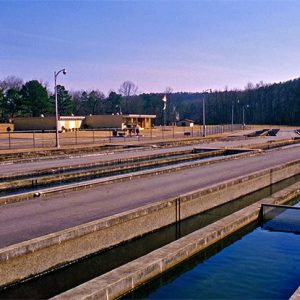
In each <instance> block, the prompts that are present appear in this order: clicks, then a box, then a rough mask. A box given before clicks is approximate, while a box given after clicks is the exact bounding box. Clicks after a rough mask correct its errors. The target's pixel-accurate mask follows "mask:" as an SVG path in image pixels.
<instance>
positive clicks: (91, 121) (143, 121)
mask: <svg viewBox="0 0 300 300" xmlns="http://www.w3.org/2000/svg"><path fill="white" fill-rule="evenodd" d="M155 117H156V116H155V115H133V114H129V115H95V116H86V117H82V116H61V117H59V120H58V130H59V131H71V130H79V129H105V128H116V129H126V128H132V127H137V126H138V127H140V128H141V129H149V128H151V126H152V120H153V119H155ZM13 123H14V130H16V131H25V130H55V129H56V124H55V117H30V118H28V117H26V118H25V117H24V118H14V119H13Z"/></svg>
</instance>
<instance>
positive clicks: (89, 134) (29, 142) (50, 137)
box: [0, 124, 249, 150]
mask: <svg viewBox="0 0 300 300" xmlns="http://www.w3.org/2000/svg"><path fill="white" fill-rule="evenodd" d="M242 129H246V128H245V126H243V125H242V124H234V125H233V126H232V125H231V124H229V125H227V124H226V125H207V126H206V127H205V130H203V126H194V127H177V126H160V127H156V128H152V129H148V130H140V131H139V132H138V133H136V132H134V131H132V132H124V131H121V130H116V129H107V130H79V131H70V132H61V133H59V143H60V145H61V146H72V145H92V144H101V143H112V142H130V141H138V142H140V141H147V140H161V139H162V140H166V139H182V138H195V137H203V136H204V135H205V136H209V135H215V134H222V133H225V132H230V131H236V130H242ZM247 129H249V126H247ZM55 143H56V136H55V131H45V130H44V131H8V132H0V150H5V149H25V148H51V147H55Z"/></svg>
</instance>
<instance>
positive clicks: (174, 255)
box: [52, 183, 300, 300]
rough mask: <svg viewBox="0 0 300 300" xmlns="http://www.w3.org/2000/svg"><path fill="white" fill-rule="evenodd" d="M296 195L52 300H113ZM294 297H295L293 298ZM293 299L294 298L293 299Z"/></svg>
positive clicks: (290, 192) (287, 193) (298, 190)
mask: <svg viewBox="0 0 300 300" xmlns="http://www.w3.org/2000/svg"><path fill="white" fill-rule="evenodd" d="M299 194H300V183H297V184H295V185H293V186H291V187H289V188H286V189H284V190H282V191H280V192H278V193H275V194H274V195H272V196H271V197H268V198H265V199H263V200H260V201H258V202H257V203H255V204H252V205H250V206H248V207H246V208H244V209H242V210H240V211H238V212H235V213H233V214H232V215H230V216H227V217H225V218H223V219H221V220H219V221H217V222H215V223H213V224H210V225H208V226H206V227H204V228H202V229H199V230H197V231H195V232H193V233H191V234H189V235H187V236H185V237H183V238H181V239H179V240H177V241H174V242H172V243H170V244H168V245H166V246H164V247H162V248H160V249H158V250H155V251H153V252H151V253H149V254H147V255H145V256H143V257H140V258H138V259H136V260H134V261H132V262H130V263H127V264H125V265H123V266H121V267H119V268H117V269H115V270H112V271H111V272H108V273H106V274H104V275H102V276H99V277H96V278H94V279H92V280H90V281H88V282H86V283H84V284H81V285H79V286H78V287H75V288H73V289H71V290H69V291H66V292H64V293H62V294H60V295H57V296H56V297H54V298H52V299H55V300H62V299H77V300H79V299H105V300H108V299H115V298H117V297H120V296H121V295H123V294H124V293H127V292H129V291H131V290H132V289H134V288H136V287H138V286H139V285H141V284H143V283H145V282H147V281H148V280H150V279H151V278H153V277H155V276H157V275H159V274H161V273H163V272H165V271H167V270H168V269H170V268H172V267H173V266H175V265H177V264H178V263H180V262H182V261H184V260H185V259H188V258H189V257H191V256H193V255H195V254H196V253H197V252H199V251H201V250H203V249H205V248H207V247H208V246H210V245H212V244H214V243H216V242H218V241H219V240H221V239H223V238H224V237H226V236H228V235H230V234H232V233H234V232H235V231H237V230H239V229H241V228H242V227H244V226H246V225H248V224H250V223H251V222H253V221H256V220H257V219H258V217H259V213H260V207H261V204H262V203H268V204H283V203H285V202H287V201H288V200H291V199H292V198H294V197H295V196H297V195H299ZM297 295H298V296H299V292H298V294H297V293H296V294H295V297H296V296H297ZM294 299H297V298H294Z"/></svg>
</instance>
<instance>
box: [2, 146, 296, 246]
mask: <svg viewBox="0 0 300 300" xmlns="http://www.w3.org/2000/svg"><path fill="white" fill-rule="evenodd" d="M295 159H300V151H299V147H292V148H288V149H285V150H276V151H270V152H266V153H262V154H260V155H258V156H255V157H248V158H244V159H238V160H233V161H224V162H220V163H217V164H213V165H208V166H202V167H196V168H192V169H187V170H182V171H178V172H174V173H168V174H162V175H157V176H154V177H149V178H140V179H135V180H132V181H129V182H121V183H118V184H114V185H113V186H112V184H107V185H103V186H98V187H95V188H91V189H86V190H82V191H74V192H68V193H64V194H58V195H53V196H52V197H48V198H41V199H33V200H30V201H27V202H21V203H16V204H11V205H7V206H2V207H0V247H4V246H7V245H11V244H14V243H18V242H21V241H25V240H28V239H31V238H34V237H38V236H41V235H45V234H48V233H51V232H55V231H58V230H62V229H65V228H69V227H72V226H75V225H79V224H82V223H85V222H89V221H92V220H96V219H99V218H102V217H105V216H110V215H113V214H116V213H119V212H122V211H126V210H129V209H132V208H136V207H139V206H142V205H145V204H148V203H153V202H156V201H159V200H162V199H166V198H169V197H174V196H178V195H181V194H183V193H186V192H190V191H193V190H196V189H199V188H203V187H207V186H210V185H213V184H216V183H218V182H221V181H224V180H229V179H233V178H235V177H238V176H241V175H247V174H249V173H251V172H254V171H258V170H261V169H264V168H268V167H272V166H276V165H279V164H282V163H286V162H289V161H292V160H295Z"/></svg>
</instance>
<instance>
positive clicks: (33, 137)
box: [32, 131, 35, 148]
mask: <svg viewBox="0 0 300 300" xmlns="http://www.w3.org/2000/svg"><path fill="white" fill-rule="evenodd" d="M32 145H33V148H35V135H34V131H33V132H32Z"/></svg>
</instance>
